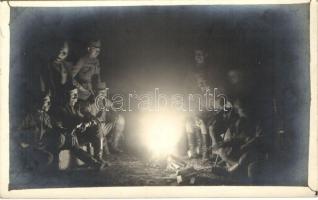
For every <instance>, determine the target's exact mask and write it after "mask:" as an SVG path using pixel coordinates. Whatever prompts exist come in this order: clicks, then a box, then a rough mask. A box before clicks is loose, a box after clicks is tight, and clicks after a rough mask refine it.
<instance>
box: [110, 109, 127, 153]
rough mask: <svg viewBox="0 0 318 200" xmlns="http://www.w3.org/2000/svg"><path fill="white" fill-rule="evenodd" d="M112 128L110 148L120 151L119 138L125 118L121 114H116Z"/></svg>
mask: <svg viewBox="0 0 318 200" xmlns="http://www.w3.org/2000/svg"><path fill="white" fill-rule="evenodd" d="M114 129H115V130H114V138H113V143H112V148H113V150H115V151H116V152H122V150H120V148H119V143H120V139H121V138H122V137H123V135H124V130H125V118H124V117H123V116H122V115H118V116H117V119H116V122H115V126H114Z"/></svg>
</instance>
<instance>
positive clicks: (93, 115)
mask: <svg viewBox="0 0 318 200" xmlns="http://www.w3.org/2000/svg"><path fill="white" fill-rule="evenodd" d="M59 3H62V2H59ZM309 8H310V6H309V4H308V3H303V4H267V5H265V4H264V5H262V4H258V5H169V6H160V5H140V6H139V5H137V6H124V5H123V6H90V7H31V6H30V7H28V6H27V7H25V6H24V7H11V8H10V25H9V28H10V49H9V50H10V66H9V122H10V124H9V126H10V132H9V147H10V149H9V170H10V172H9V185H8V188H9V190H22V189H45V188H73V187H119V186H193V187H194V188H195V187H197V186H221V185H225V186H307V185H308V161H309V159H310V157H309V132H310V130H309V129H310V124H309V123H310V114H309V113H310V99H311V92H310V88H311V85H310V35H309V33H310V32H309V22H310V20H309V17H310V15H309V13H310V9H309Z"/></svg>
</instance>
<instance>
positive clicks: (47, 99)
mask: <svg viewBox="0 0 318 200" xmlns="http://www.w3.org/2000/svg"><path fill="white" fill-rule="evenodd" d="M50 107H51V99H50V97H45V98H44V99H43V103H42V108H41V109H42V110H43V111H45V112H47V111H49V110H50Z"/></svg>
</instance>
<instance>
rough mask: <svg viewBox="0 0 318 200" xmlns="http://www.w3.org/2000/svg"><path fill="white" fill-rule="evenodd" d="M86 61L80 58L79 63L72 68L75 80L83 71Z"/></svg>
mask: <svg viewBox="0 0 318 200" xmlns="http://www.w3.org/2000/svg"><path fill="white" fill-rule="evenodd" d="M84 62H85V61H84V59H83V58H80V59H79V60H78V61H77V63H76V64H75V65H74V66H73V67H72V68H71V76H72V78H74V77H75V76H76V75H77V74H78V72H79V71H80V70H81V69H82V67H83V65H84Z"/></svg>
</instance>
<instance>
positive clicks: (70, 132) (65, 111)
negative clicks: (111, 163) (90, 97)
mask: <svg viewBox="0 0 318 200" xmlns="http://www.w3.org/2000/svg"><path fill="white" fill-rule="evenodd" d="M65 95H66V96H65V97H66V98H65V104H64V105H63V106H61V107H59V108H57V109H56V111H55V120H56V124H57V126H58V127H59V129H60V131H61V134H60V140H59V141H60V144H59V146H60V147H61V149H70V150H71V153H72V154H74V155H75V156H76V157H77V158H79V159H80V160H82V161H83V162H84V163H86V164H87V165H89V166H91V167H94V168H97V169H102V168H104V167H106V166H107V163H106V162H103V161H102V160H98V159H96V158H94V157H93V156H92V155H90V154H89V153H88V152H86V151H84V150H82V149H81V148H80V147H79V141H80V140H85V138H87V134H94V133H92V132H91V131H88V130H89V128H91V127H94V126H96V125H97V123H96V121H94V120H90V121H89V120H86V119H84V118H83V117H82V116H81V115H80V113H79V109H78V107H77V104H76V103H77V100H78V91H77V88H76V87H75V86H73V85H72V84H67V85H66V86H65Z"/></svg>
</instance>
